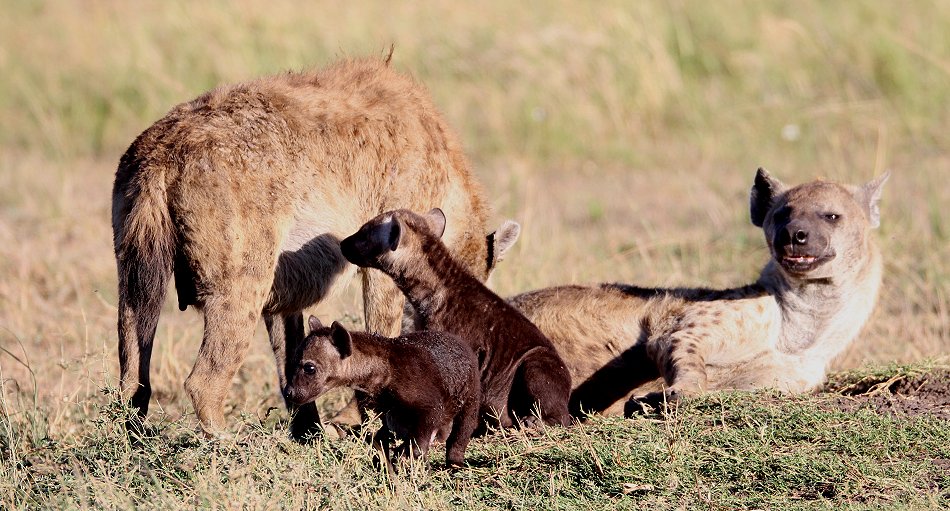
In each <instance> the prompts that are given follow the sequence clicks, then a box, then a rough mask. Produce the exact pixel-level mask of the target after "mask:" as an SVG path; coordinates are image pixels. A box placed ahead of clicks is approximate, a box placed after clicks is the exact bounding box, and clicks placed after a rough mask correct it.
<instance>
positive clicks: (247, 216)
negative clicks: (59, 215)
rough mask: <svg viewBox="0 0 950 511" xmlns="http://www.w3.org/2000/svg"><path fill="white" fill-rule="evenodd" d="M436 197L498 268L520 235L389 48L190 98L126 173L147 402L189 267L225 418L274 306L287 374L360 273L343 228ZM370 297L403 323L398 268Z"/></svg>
mask: <svg viewBox="0 0 950 511" xmlns="http://www.w3.org/2000/svg"><path fill="white" fill-rule="evenodd" d="M432 207H440V208H442V209H443V210H444V211H445V212H446V215H448V216H449V217H450V218H451V219H452V222H451V224H450V225H451V226H453V228H450V229H449V232H447V233H446V238H445V239H446V242H447V244H448V245H449V247H451V250H452V253H453V254H454V255H455V257H457V258H458V260H459V261H461V262H462V263H463V264H464V265H465V267H466V268H468V269H469V270H470V271H472V272H473V273H474V274H475V275H477V276H478V278H480V279H485V278H487V275H488V273H489V271H490V270H491V269H492V267H493V265H494V264H495V262H496V261H497V260H498V259H499V258H500V257H501V255H502V254H503V253H504V252H505V250H506V249H507V248H508V247H509V246H510V244H511V243H513V242H514V238H515V237H514V236H511V235H509V234H510V233H507V232H500V233H498V236H497V237H496V236H495V233H492V234H488V236H487V238H486V234H487V229H486V217H487V211H486V206H485V204H484V200H483V198H482V191H481V188H480V187H479V186H478V184H477V183H476V182H475V179H474V177H473V176H472V174H471V171H470V170H469V166H468V163H467V162H466V159H465V157H464V156H463V154H462V150H461V147H460V144H459V142H458V140H457V139H456V137H455V135H454V134H453V133H452V131H451V130H450V129H449V127H448V126H447V125H446V123H445V121H444V120H443V119H442V117H441V116H440V115H439V113H438V112H436V110H435V107H434V106H433V105H432V102H431V100H430V99H429V96H428V94H427V93H426V91H425V89H424V88H423V87H422V86H420V85H418V84H417V83H415V82H414V81H413V80H411V79H410V78H408V77H407V76H404V75H401V74H399V73H397V72H395V71H393V70H392V69H390V68H389V67H388V59H386V60H385V61H383V60H348V61H343V62H339V63H337V64H335V65H333V66H330V67H329V68H327V69H324V70H322V71H318V72H312V73H299V74H298V73H286V74H282V75H278V76H273V77H269V78H262V79H259V80H256V81H252V82H248V83H243V84H239V85H231V86H224V87H219V88H217V89H214V90H212V91H210V92H208V93H206V94H204V95H202V96H200V97H198V98H197V99H195V100H193V101H190V102H188V103H184V104H181V105H178V106H177V107H175V108H174V109H172V110H171V112H169V113H168V114H167V115H166V116H165V117H164V118H163V119H161V120H159V121H158V122H156V123H155V124H154V125H152V126H151V127H150V128H148V129H147V130H145V132H144V133H142V134H141V135H139V137H138V138H137V139H136V140H135V141H134V142H133V143H132V145H131V146H130V147H129V149H128V150H127V151H126V153H125V154H124V155H123V156H122V159H121V161H120V162H119V168H118V171H117V172H116V179H115V187H114V190H113V198H112V219H113V220H112V223H113V230H114V236H115V238H114V242H115V252H116V259H117V263H118V273H119V313H118V331H119V359H120V364H121V389H122V393H123V395H124V396H125V397H126V399H131V404H132V406H133V407H135V408H137V409H138V412H139V414H140V415H141V416H144V415H145V414H146V412H147V410H148V402H149V396H150V395H151V386H150V384H149V360H150V357H151V352H152V341H153V337H154V334H155V326H156V323H157V321H158V316H159V313H160V310H161V307H162V303H163V301H164V298H165V292H166V286H167V283H168V281H169V280H170V279H171V277H172V275H174V278H175V287H176V288H177V292H178V303H179V307H180V308H181V309H182V310H184V309H185V308H186V307H187V306H188V305H192V306H196V307H198V308H199V309H201V310H202V311H203V312H204V318H205V331H204V339H203V341H202V344H201V349H200V351H199V353H198V358H197V361H196V362H195V365H194V368H193V369H192V371H191V374H190V375H189V376H188V379H187V380H186V381H185V388H186V389H187V391H188V393H189V394H190V396H191V399H192V402H193V403H194V407H195V411H196V412H197V415H198V419H199V420H200V422H201V425H202V427H203V428H204V429H205V430H207V431H215V430H219V429H221V428H222V426H223V425H224V417H223V408H224V400H225V396H226V395H227V392H228V389H229V387H230V385H231V379H232V377H233V376H234V374H235V372H236V371H237V369H238V367H239V366H240V365H241V363H242V361H243V360H244V357H245V353H246V351H247V348H248V345H249V343H250V340H251V337H252V335H253V332H254V328H255V325H256V324H257V321H258V319H259V318H260V317H261V316H262V315H263V317H264V321H265V323H266V325H267V329H268V333H269V335H270V339H271V344H272V346H273V349H274V356H275V358H276V360H277V366H278V378H279V380H280V387H283V386H284V385H286V383H287V382H286V373H287V370H288V368H287V367H285V366H286V356H285V354H286V353H288V352H292V351H293V350H295V349H296V346H297V344H299V342H301V341H302V339H303V337H304V326H303V316H302V314H301V310H302V309H304V308H305V307H308V306H310V305H313V304H315V303H317V302H319V301H320V300H322V299H324V298H325V297H327V296H328V295H330V294H331V291H332V290H334V289H335V288H338V287H340V286H341V285H342V284H344V283H345V282H347V281H348V279H349V277H351V276H352V275H353V273H354V272H355V267H353V266H350V265H348V264H347V263H346V260H345V259H344V258H343V256H342V255H341V254H340V247H339V239H340V238H341V237H342V235H343V234H344V233H350V232H353V231H355V230H356V229H357V228H358V227H359V226H360V225H362V224H363V223H364V222H365V221H366V220H368V219H369V218H372V217H374V216H376V215H377V214H379V213H381V212H383V211H388V210H391V209H395V208H411V209H416V210H423V211H424V210H428V209H429V208H432ZM506 225H507V226H508V229H511V227H510V224H506ZM500 240H501V241H500ZM363 303H364V314H365V319H366V327H367V329H368V330H370V331H375V332H378V333H381V334H383V335H389V336H392V335H394V334H396V333H398V332H399V328H400V322H401V315H402V310H403V297H402V294H401V293H400V292H399V290H398V289H396V287H395V286H394V285H393V284H392V282H391V281H390V279H389V278H388V277H386V276H385V275H383V274H382V273H379V272H377V271H372V270H371V271H367V272H363ZM317 419H318V418H317V415H316V407H315V406H314V405H313V403H309V404H307V405H304V406H303V407H302V408H301V409H299V410H296V413H295V419H294V423H293V424H292V430H293V431H294V433H295V434H297V435H300V434H305V433H306V432H308V431H309V430H310V429H311V428H312V427H313V426H314V425H315V424H316V422H317Z"/></svg>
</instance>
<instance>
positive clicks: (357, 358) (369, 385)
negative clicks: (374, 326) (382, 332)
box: [333, 333, 392, 395]
mask: <svg viewBox="0 0 950 511" xmlns="http://www.w3.org/2000/svg"><path fill="white" fill-rule="evenodd" d="M380 344H381V343H380V342H379V340H378V339H376V338H374V337H372V336H369V335H361V334H356V333H354V334H353V344H352V353H350V356H348V357H346V358H344V359H343V360H341V361H340V366H339V370H338V371H337V376H336V377H335V378H333V380H334V383H335V384H336V386H342V387H351V388H353V389H356V390H360V391H363V392H366V393H367V394H370V395H375V394H378V393H379V392H380V391H381V390H382V389H383V388H385V387H386V386H387V385H388V384H389V382H390V380H391V379H392V364H391V362H390V360H389V358H388V357H387V356H386V353H387V351H386V350H385V349H384V348H383V347H381V346H380Z"/></svg>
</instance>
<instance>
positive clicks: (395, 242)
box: [386, 217, 402, 252]
mask: <svg viewBox="0 0 950 511" xmlns="http://www.w3.org/2000/svg"><path fill="white" fill-rule="evenodd" d="M401 239H402V223H401V222H399V219H398V218H396V217H393V219H392V220H391V221H390V222H389V234H388V235H387V236H386V244H387V245H388V246H389V250H391V251H393V252H395V251H396V249H397V248H399V241H400V240H401Z"/></svg>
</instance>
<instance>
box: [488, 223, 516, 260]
mask: <svg viewBox="0 0 950 511" xmlns="http://www.w3.org/2000/svg"><path fill="white" fill-rule="evenodd" d="M520 235H521V225H520V224H518V222H515V221H514V220H505V221H504V223H502V224H501V227H499V228H498V230H497V231H495V232H493V233H491V234H489V235H488V236H486V237H485V238H486V241H487V242H488V270H489V271H491V270H492V269H494V268H495V266H496V265H497V264H498V263H499V262H500V261H503V260H504V259H505V255H506V254H507V253H508V251H509V250H511V247H513V246H514V245H515V242H516V241H518V236H520Z"/></svg>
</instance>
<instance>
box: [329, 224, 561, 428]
mask: <svg viewBox="0 0 950 511" xmlns="http://www.w3.org/2000/svg"><path fill="white" fill-rule="evenodd" d="M445 224H446V222H445V216H444V215H443V214H442V212H441V211H439V210H437V209H436V210H433V211H431V212H430V213H429V214H428V215H426V216H424V217H423V216H420V215H417V214H415V213H413V212H411V211H406V210H398V211H391V212H388V213H384V214H382V215H379V216H378V217H376V218H374V219H372V220H370V221H369V222H367V223H366V224H365V225H364V226H363V227H361V228H360V230H359V231H358V232H357V233H356V234H354V235H352V236H350V237H349V238H346V239H344V240H343V241H342V242H341V244H340V247H341V250H342V252H343V255H344V256H345V257H346V258H347V260H349V261H350V262H352V263H354V264H356V265H358V266H361V267H370V268H376V269H379V270H382V271H383V272H384V273H386V274H387V275H389V276H390V277H392V278H393V280H394V281H395V282H396V285H397V286H398V287H399V289H400V290H402V292H403V293H404V294H405V295H406V298H407V299H408V300H409V303H411V304H412V306H413V307H414V308H415V310H416V313H417V315H418V320H419V323H418V325H419V327H420V328H422V329H426V330H443V331H446V332H452V333H455V334H458V335H459V336H461V337H462V338H464V339H466V340H468V341H470V342H471V343H472V347H473V348H474V349H475V351H476V352H477V353H478V356H479V360H480V364H481V370H482V416H483V418H488V417H489V416H495V417H497V419H498V420H499V421H500V424H501V425H502V426H506V427H507V426H510V425H512V424H513V423H514V421H516V420H524V419H528V420H529V421H530V420H531V419H530V416H531V413H532V409H533V407H535V406H537V407H539V409H540V415H541V418H542V419H543V420H544V421H545V422H546V423H548V424H560V425H567V424H568V423H569V421H570V416H569V414H568V412H567V400H568V397H569V394H570V390H571V378H570V374H568V371H567V367H566V366H565V365H564V362H563V361H562V360H561V358H560V357H559V356H558V354H557V352H556V351H555V350H554V347H553V346H552V344H551V342H550V341H549V340H548V339H547V338H546V337H545V336H544V334H542V333H541V331H540V330H538V329H537V327H535V326H534V325H533V324H532V323H531V322H530V321H528V320H527V319H526V318H525V317H524V316H523V315H522V314H521V313H519V312H518V311H517V310H515V309H514V308H513V307H512V306H511V305H509V304H508V303H507V302H505V301H504V300H503V299H502V298H500V297H498V296H497V295H496V294H495V293H493V292H491V291H490V290H489V289H488V288H487V287H485V285H484V284H482V283H481V282H480V281H479V280H478V279H476V278H475V277H473V276H472V275H471V274H470V273H469V272H468V271H467V270H466V269H465V267H464V266H462V265H461V264H459V263H458V262H457V261H456V260H455V259H454V258H453V257H452V256H451V254H450V253H449V252H448V250H446V248H445V245H443V244H442V242H441V241H440V240H439V235H441V234H442V232H443V230H444V229H445Z"/></svg>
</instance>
